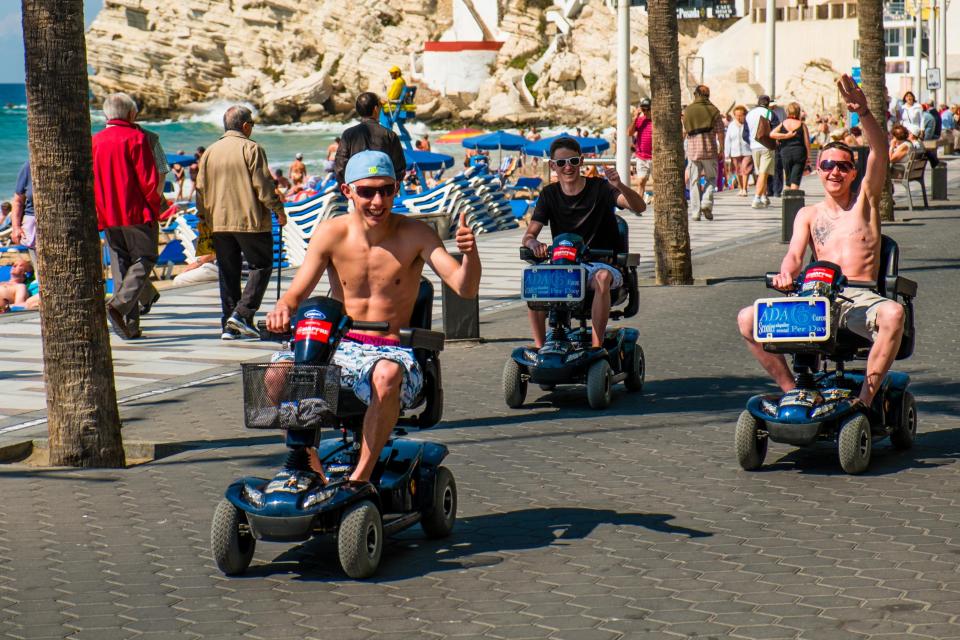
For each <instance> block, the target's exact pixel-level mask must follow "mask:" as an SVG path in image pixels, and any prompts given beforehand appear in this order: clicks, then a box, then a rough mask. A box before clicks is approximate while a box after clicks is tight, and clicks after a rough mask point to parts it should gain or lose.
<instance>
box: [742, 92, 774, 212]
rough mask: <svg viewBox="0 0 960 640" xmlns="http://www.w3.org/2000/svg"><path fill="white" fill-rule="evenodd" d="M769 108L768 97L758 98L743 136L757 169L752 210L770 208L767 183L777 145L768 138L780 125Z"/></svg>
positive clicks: (749, 115)
mask: <svg viewBox="0 0 960 640" xmlns="http://www.w3.org/2000/svg"><path fill="white" fill-rule="evenodd" d="M769 107H770V96H767V95H762V96H759V97H758V98H757V106H756V107H754V108H753V109H751V110H750V111H748V112H747V117H746V127H745V132H744V135H745V136H746V137H747V140H748V141H749V143H750V151H751V153H753V166H754V167H756V169H757V190H756V195H754V197H753V203H752V204H751V205H750V206H751V207H753V208H754V209H765V208H767V207H769V206H770V198H769V197H768V196H767V183H768V182H769V180H770V178H771V177H772V176H773V172H774V169H775V166H776V157H775V153H774V149H775V148H776V146H777V143H776V141H775V140H773V138H771V137H770V131H772V130H773V128H774V127H776V126H777V125H778V124H780V121H779V120H777V118H776V115H775V114H774V113H773V112H772V111H771V110H770V108H769Z"/></svg>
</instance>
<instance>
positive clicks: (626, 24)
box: [617, 0, 630, 184]
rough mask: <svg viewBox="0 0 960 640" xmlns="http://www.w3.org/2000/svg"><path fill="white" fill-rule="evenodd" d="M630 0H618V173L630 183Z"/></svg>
mask: <svg viewBox="0 0 960 640" xmlns="http://www.w3.org/2000/svg"><path fill="white" fill-rule="evenodd" d="M629 128H630V0H617V173H619V174H620V177H621V179H623V180H625V181H626V183H627V184H629V183H630V138H629V136H628V135H627V129H629Z"/></svg>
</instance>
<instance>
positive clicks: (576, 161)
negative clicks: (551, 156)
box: [553, 156, 583, 169]
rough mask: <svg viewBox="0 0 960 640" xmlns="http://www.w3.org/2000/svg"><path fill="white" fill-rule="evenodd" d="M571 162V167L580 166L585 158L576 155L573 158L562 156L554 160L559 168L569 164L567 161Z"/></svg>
mask: <svg viewBox="0 0 960 640" xmlns="http://www.w3.org/2000/svg"><path fill="white" fill-rule="evenodd" d="M568 162H569V163H570V166H571V167H579V166H580V163H581V162H583V158H581V157H580V156H574V157H572V158H560V159H559V160H554V161H553V164H555V165H557V168H558V169H563V168H564V167H565V166H567V163H568Z"/></svg>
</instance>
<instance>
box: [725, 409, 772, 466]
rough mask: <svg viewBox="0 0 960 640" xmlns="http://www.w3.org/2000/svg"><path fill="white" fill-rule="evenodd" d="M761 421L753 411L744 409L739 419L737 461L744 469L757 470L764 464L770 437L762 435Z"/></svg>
mask: <svg viewBox="0 0 960 640" xmlns="http://www.w3.org/2000/svg"><path fill="white" fill-rule="evenodd" d="M759 431H760V421H759V420H757V419H756V418H755V417H754V416H753V414H752V413H750V412H749V411H744V412H743V413H741V414H740V417H739V418H738V419H737V430H736V433H735V434H734V440H735V442H736V447H737V462H739V463H740V468H741V469H743V470H744V471H755V470H757V469H759V468H760V467H762V466H763V460H764V459H765V458H766V457H767V446H768V445H769V443H770V442H769V439H768V438H767V436H761V435H760V433H759Z"/></svg>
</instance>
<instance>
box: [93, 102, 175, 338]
mask: <svg viewBox="0 0 960 640" xmlns="http://www.w3.org/2000/svg"><path fill="white" fill-rule="evenodd" d="M103 112H104V115H105V116H106V117H107V128H106V129H104V130H103V131H101V132H100V133H98V134H96V135H95V136H93V189H94V195H95V199H96V206H97V219H98V221H99V223H100V229H101V230H102V231H103V232H104V236H105V237H106V240H107V245H108V246H109V247H110V252H111V255H112V256H113V260H114V262H115V263H116V264H115V266H114V274H115V279H114V283H113V287H114V288H113V298H111V299H110V302H108V303H107V317H108V318H109V320H110V324H111V325H113V330H114V331H115V332H116V333H117V335H118V336H120V337H121V338H123V339H124V340H130V339H133V338H139V337H140V336H141V335H142V334H141V331H140V305H139V300H140V298H141V296H142V294H143V289H144V288H145V287H146V286H147V285H148V284H149V277H150V271H151V270H152V269H153V265H155V264H156V262H157V236H158V232H159V230H158V223H157V220H158V217H159V215H160V203H161V200H160V188H159V187H160V179H161V177H160V173H159V171H158V170H157V162H156V158H155V157H154V153H153V149H152V144H151V140H150V138H149V136H148V135H147V133H146V132H144V131H143V130H142V129H141V128H140V127H138V126H137V125H135V124H134V120H136V118H137V104H136V103H135V102H134V101H133V98H131V97H130V96H128V95H127V94H125V93H114V94H112V95H110V96H107V98H106V100H104V101H103Z"/></svg>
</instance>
